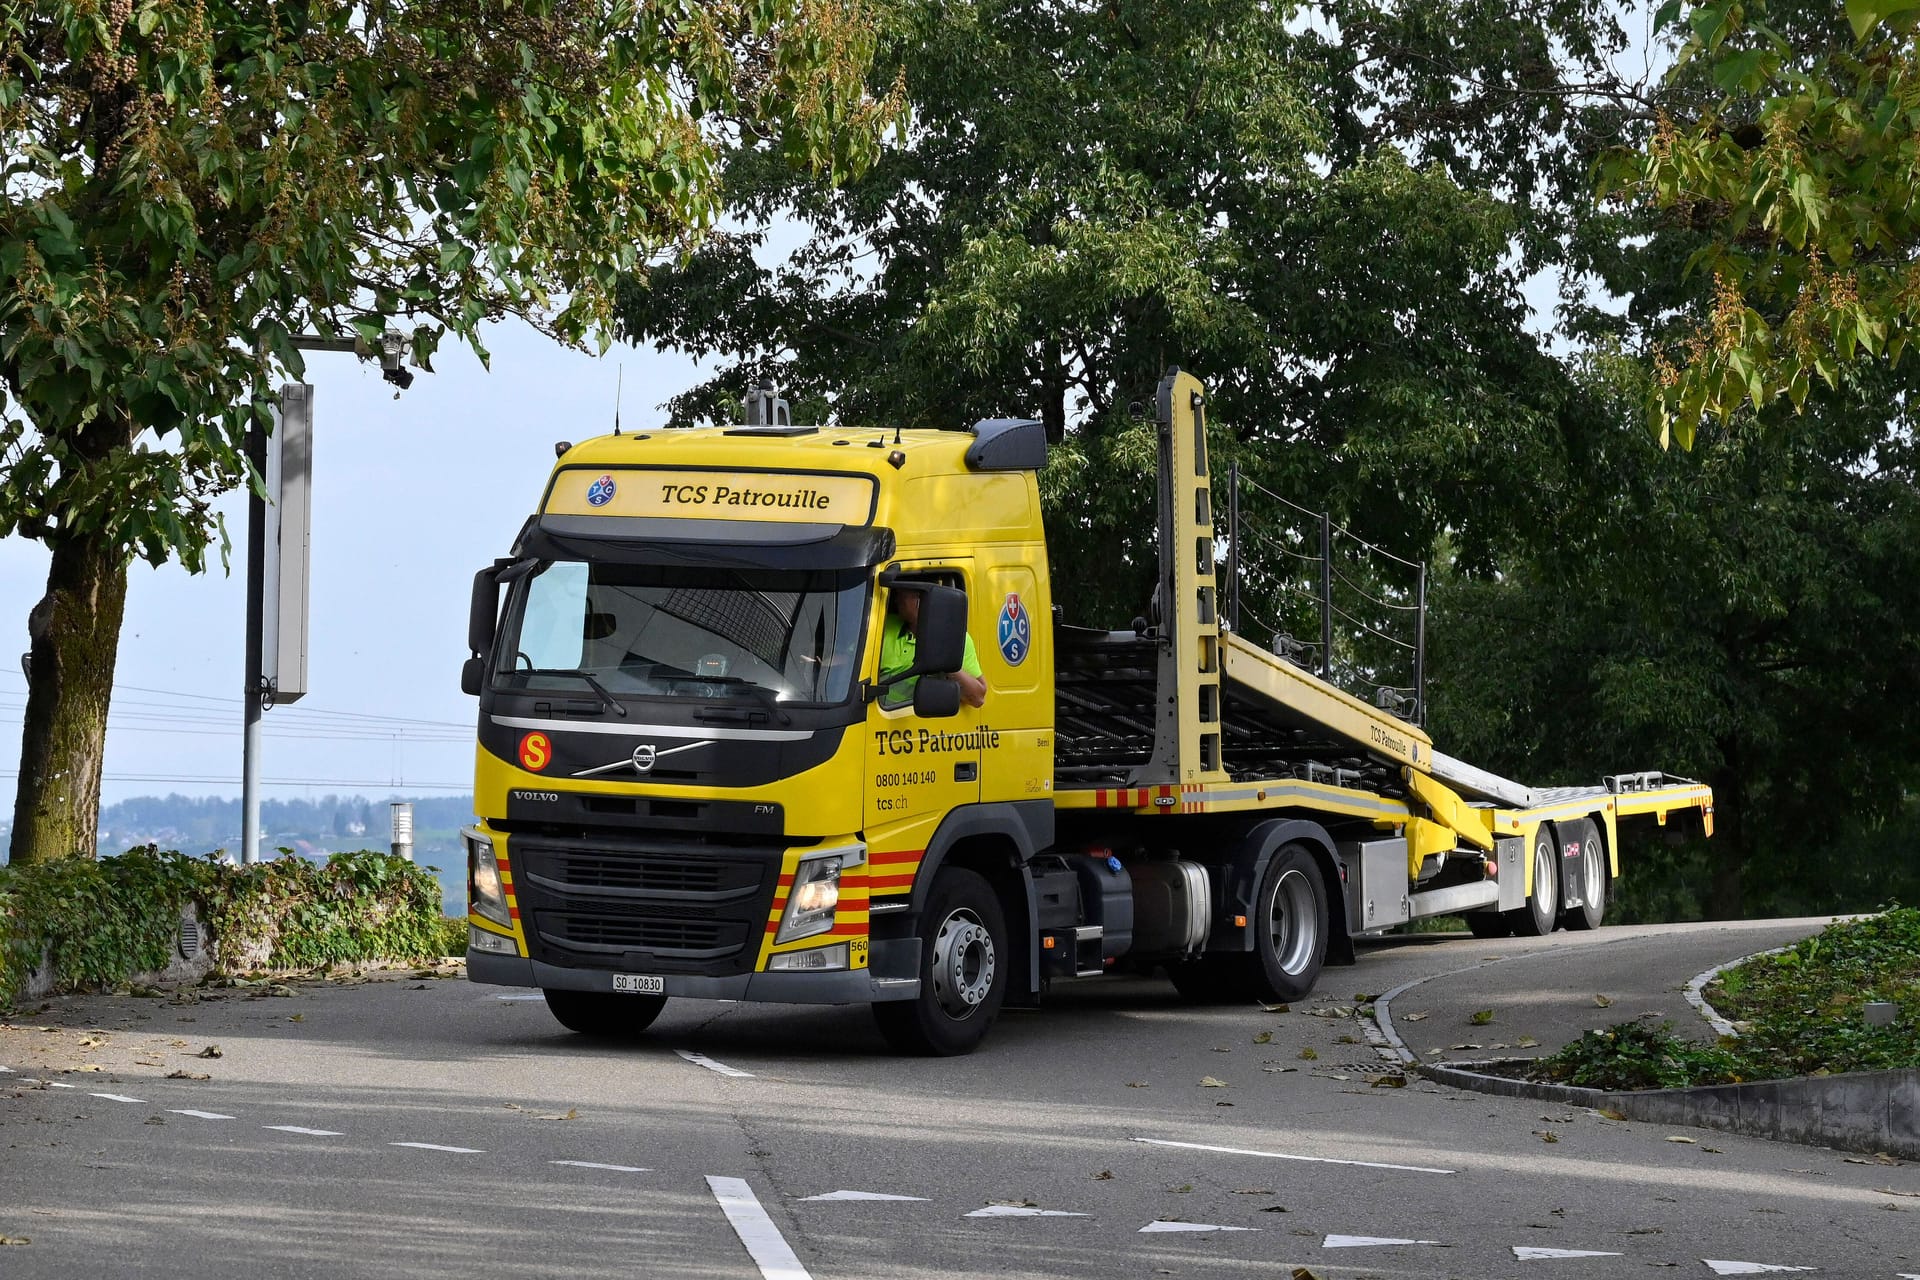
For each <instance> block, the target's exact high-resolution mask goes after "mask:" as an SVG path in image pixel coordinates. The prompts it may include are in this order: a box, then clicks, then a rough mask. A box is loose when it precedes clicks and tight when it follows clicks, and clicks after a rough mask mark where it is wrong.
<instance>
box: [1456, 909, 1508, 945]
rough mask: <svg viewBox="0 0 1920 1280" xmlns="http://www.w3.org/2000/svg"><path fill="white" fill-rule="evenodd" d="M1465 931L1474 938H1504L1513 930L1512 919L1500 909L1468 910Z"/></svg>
mask: <svg viewBox="0 0 1920 1280" xmlns="http://www.w3.org/2000/svg"><path fill="white" fill-rule="evenodd" d="M1467 932H1468V933H1471V934H1472V935H1473V936H1474V937H1476V938H1504V937H1506V936H1507V935H1508V934H1510V933H1512V932H1513V921H1511V920H1509V919H1507V917H1506V913H1505V912H1501V911H1470V912H1468V913H1467Z"/></svg>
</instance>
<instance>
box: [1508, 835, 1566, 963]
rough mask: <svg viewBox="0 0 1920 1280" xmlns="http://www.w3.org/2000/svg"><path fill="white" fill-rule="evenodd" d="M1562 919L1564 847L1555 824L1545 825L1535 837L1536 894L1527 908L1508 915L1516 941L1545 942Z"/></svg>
mask: <svg viewBox="0 0 1920 1280" xmlns="http://www.w3.org/2000/svg"><path fill="white" fill-rule="evenodd" d="M1559 917H1560V846H1559V844H1558V842H1557V841H1556V840H1555V838H1554V831H1553V824H1552V823H1551V822H1543V823H1541V824H1540V827H1539V829H1538V830H1537V831H1535V832H1534V833H1533V892H1532V893H1530V894H1528V895H1527V900H1526V902H1525V903H1524V904H1522V905H1520V906H1518V907H1515V908H1514V909H1513V910H1511V911H1509V912H1507V919H1508V920H1509V921H1511V922H1512V924H1513V932H1514V936H1515V937H1519V938H1544V937H1546V936H1547V935H1548V934H1550V933H1552V932H1553V925H1554V921H1556V920H1557V919H1559Z"/></svg>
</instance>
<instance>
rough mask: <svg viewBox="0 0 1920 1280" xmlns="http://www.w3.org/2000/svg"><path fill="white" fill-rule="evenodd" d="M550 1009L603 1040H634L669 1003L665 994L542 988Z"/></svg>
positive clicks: (567, 1025) (576, 1028)
mask: <svg viewBox="0 0 1920 1280" xmlns="http://www.w3.org/2000/svg"><path fill="white" fill-rule="evenodd" d="M540 994H541V995H543V996H545V997H546V998H547V1012H549V1013H551V1014H552V1015H553V1016H554V1017H555V1018H558V1019H559V1020H560V1025H561V1026H563V1027H565V1028H566V1029H567V1030H569V1031H576V1032H578V1033H580V1034H581V1035H583V1036H594V1037H596V1038H597V1039H601V1040H631V1039H632V1038H634V1037H635V1036H637V1035H639V1034H640V1033H641V1032H642V1031H645V1030H646V1029H647V1028H648V1027H650V1026H652V1025H653V1020H654V1019H655V1018H657V1017H659V1016H660V1011H661V1010H662V1009H664V1008H666V1007H667V998H666V997H665V996H627V995H614V994H613V993H611V992H607V991H542V992H541V993H540Z"/></svg>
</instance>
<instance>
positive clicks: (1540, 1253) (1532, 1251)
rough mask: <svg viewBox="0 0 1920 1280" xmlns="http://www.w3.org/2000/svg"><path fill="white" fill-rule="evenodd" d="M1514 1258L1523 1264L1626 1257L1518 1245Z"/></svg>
mask: <svg viewBox="0 0 1920 1280" xmlns="http://www.w3.org/2000/svg"><path fill="white" fill-rule="evenodd" d="M1513 1256H1514V1257H1516V1258H1518V1259H1520V1261H1522V1262H1540V1261H1544V1260H1546V1259H1548V1258H1620V1257H1624V1256H1626V1255H1624V1254H1619V1253H1608V1252H1606V1251H1605V1250H1603V1249H1542V1248H1538V1247H1536V1246H1533V1245H1524V1244H1516V1245H1514V1246H1513Z"/></svg>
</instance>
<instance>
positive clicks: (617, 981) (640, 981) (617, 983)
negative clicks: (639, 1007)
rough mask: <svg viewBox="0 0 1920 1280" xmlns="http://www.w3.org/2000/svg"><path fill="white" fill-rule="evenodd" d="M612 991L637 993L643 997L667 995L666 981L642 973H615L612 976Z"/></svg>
mask: <svg viewBox="0 0 1920 1280" xmlns="http://www.w3.org/2000/svg"><path fill="white" fill-rule="evenodd" d="M613 989H614V990H615V991H633V992H638V993H639V994H640V995H643V996H663V995H665V994H666V993H667V980H666V979H665V978H655V977H650V976H649V975H647V974H644V973H616V974H614V975H613Z"/></svg>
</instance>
